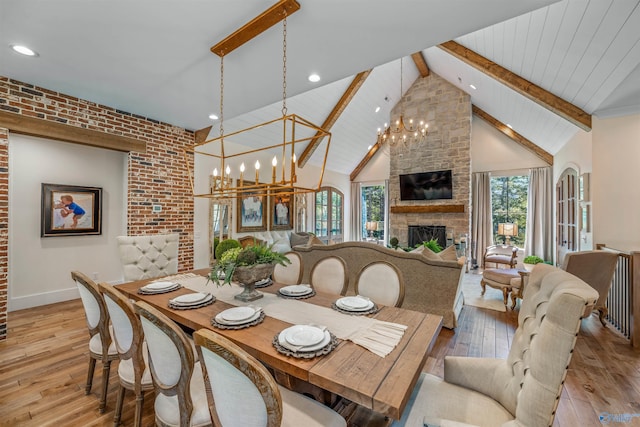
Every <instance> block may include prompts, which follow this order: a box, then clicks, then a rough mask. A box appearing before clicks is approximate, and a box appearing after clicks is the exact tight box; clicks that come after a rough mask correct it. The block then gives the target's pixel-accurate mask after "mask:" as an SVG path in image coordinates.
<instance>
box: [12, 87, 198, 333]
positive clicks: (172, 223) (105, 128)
mask: <svg viewBox="0 0 640 427" xmlns="http://www.w3.org/2000/svg"><path fill="white" fill-rule="evenodd" d="M0 110H5V111H10V112H13V113H18V114H22V115H25V116H29V117H37V118H40V119H43V120H50V121H56V122H60V123H65V124H67V125H70V126H77V127H82V128H86V129H92V130H95V131H98V132H104V133H109V134H114V135H122V136H127V137H131V138H136V139H139V140H141V141H144V142H145V143H146V144H147V151H146V152H145V153H136V152H131V153H129V161H128V184H129V187H128V191H127V200H128V201H127V234H129V235H141V234H162V233H179V234H180V248H179V254H180V255H179V260H178V262H179V266H178V268H179V269H180V270H187V269H191V268H193V209H194V203H193V196H192V192H191V185H190V183H189V180H188V173H187V167H186V165H185V164H184V154H183V151H182V148H183V147H185V146H187V145H191V144H193V138H194V135H193V132H191V131H188V130H185V129H183V128H179V127H176V126H172V125H170V124H167V123H161V122H159V121H157V120H152V119H149V118H146V117H142V116H138V115H135V114H131V113H128V112H124V111H120V110H116V109H113V108H110V107H106V106H103V105H99V104H96V103H93V102H89V101H85V100H82V99H78V98H74V97H71V96H67V95H64V94H60V93H57V92H53V91H50V90H47V89H44V88H39V87H36V86H33V85H30V84H26V83H22V82H18V81H15V80H11V79H7V78H5V77H0ZM8 145H9V144H8V131H7V130H6V129H3V128H0V218H1V221H0V339H4V338H5V337H6V316H7V314H6V302H7V269H8V264H7V255H8V254H7V251H8V246H7V234H8V207H9V186H8V177H9V171H8V165H9V152H8ZM154 203H161V204H162V212H161V213H160V214H154V213H152V212H151V206H152V205H153V204H154Z"/></svg>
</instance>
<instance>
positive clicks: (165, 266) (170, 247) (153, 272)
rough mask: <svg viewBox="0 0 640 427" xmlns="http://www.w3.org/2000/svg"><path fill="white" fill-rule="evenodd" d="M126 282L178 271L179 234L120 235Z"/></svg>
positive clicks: (119, 246) (121, 256)
mask: <svg viewBox="0 0 640 427" xmlns="http://www.w3.org/2000/svg"><path fill="white" fill-rule="evenodd" d="M117 241H118V250H119V253H120V262H121V263H122V270H123V273H124V280H125V282H131V281H134V280H143V279H154V278H156V277H162V276H168V275H171V274H176V273H177V272H178V234H177V233H176V234H154V235H148V236H118V238H117Z"/></svg>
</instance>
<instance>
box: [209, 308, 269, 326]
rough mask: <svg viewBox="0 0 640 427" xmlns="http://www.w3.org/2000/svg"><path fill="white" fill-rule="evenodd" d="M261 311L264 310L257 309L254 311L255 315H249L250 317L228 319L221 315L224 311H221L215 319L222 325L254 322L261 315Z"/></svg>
mask: <svg viewBox="0 0 640 427" xmlns="http://www.w3.org/2000/svg"><path fill="white" fill-rule="evenodd" d="M230 310H231V309H230ZM223 313H224V312H223ZM261 313H262V310H256V311H254V314H253V316H251V317H249V318H248V319H243V320H226V319H225V318H224V317H222V316H221V314H222V313H219V314H218V315H217V316H216V317H215V321H216V322H218V323H220V324H221V325H228V326H236V325H243V324H245V323H250V322H253V321H254V320H256V319H257V318H258V317H260V314H261Z"/></svg>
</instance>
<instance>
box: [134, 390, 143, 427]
mask: <svg viewBox="0 0 640 427" xmlns="http://www.w3.org/2000/svg"><path fill="white" fill-rule="evenodd" d="M143 406H144V392H140V395H139V396H136V420H135V424H134V425H135V426H136V427H140V426H142V407H143Z"/></svg>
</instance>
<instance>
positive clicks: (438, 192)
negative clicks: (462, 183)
mask: <svg viewBox="0 0 640 427" xmlns="http://www.w3.org/2000/svg"><path fill="white" fill-rule="evenodd" d="M452 193H453V183H452V180H451V170H446V171H435V172H420V173H410V174H406V175H400V200H436V199H451V198H453V194H452Z"/></svg>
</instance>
